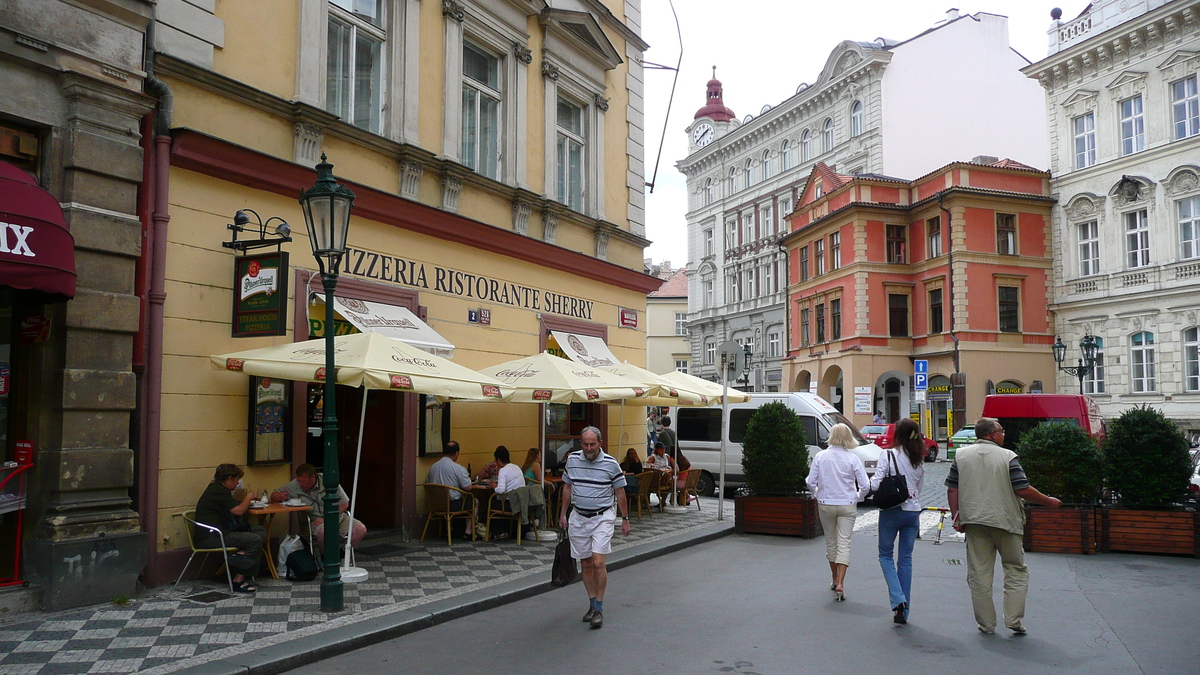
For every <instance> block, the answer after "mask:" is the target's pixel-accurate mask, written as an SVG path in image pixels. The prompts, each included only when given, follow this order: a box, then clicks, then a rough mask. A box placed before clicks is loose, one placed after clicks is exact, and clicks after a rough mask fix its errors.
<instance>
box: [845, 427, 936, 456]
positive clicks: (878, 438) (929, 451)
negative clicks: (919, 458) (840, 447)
mask: <svg viewBox="0 0 1200 675" xmlns="http://www.w3.org/2000/svg"><path fill="white" fill-rule="evenodd" d="M859 431H860V432H861V433H862V435H863V438H865V439H867V440H868V441H870V442H872V443H874V444H875V445H878V446H879V447H881V448H884V449H887V448H890V447H892V446H893V445H895V442H896V440H895V439H896V425H895V424H868V425H867V426H865V427H863V428H862V429H860V430H859ZM921 440H923V441H925V461H926V462H932V461H933V460H935V459H937V456H938V444H937V441H934V440H933V439H932V438H926V437H924V436H922V437H921Z"/></svg>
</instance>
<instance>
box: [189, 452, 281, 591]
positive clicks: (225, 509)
mask: <svg viewBox="0 0 1200 675" xmlns="http://www.w3.org/2000/svg"><path fill="white" fill-rule="evenodd" d="M244 473H245V472H243V471H242V469H241V468H240V467H238V466H237V465H236V464H221V465H220V466H218V467H217V470H216V472H215V473H214V474H213V480H212V482H211V483H209V484H208V487H206V488H204V492H203V493H202V494H201V495H200V499H199V501H197V502H196V522H198V523H203V524H205V525H209V526H211V527H215V528H217V529H218V530H220V531H221V534H220V535H218V534H217V533H216V532H213V531H212V530H207V529H204V528H202V527H198V528H196V547H197V548H220V547H221V545H222V537H223V538H224V545H225V546H229V547H234V546H236V547H237V549H238V550H237V552H236V553H233V554H232V555H230V556H229V569H230V570H232V571H234V572H236V573H235V574H234V575H233V590H235V591H237V592H238V593H253V592H255V591H257V590H258V588H257V587H255V586H254V585H252V584H251V583H250V582H249V581H248V580H247V578H246V577H250V576H254V575H255V574H257V573H258V563H259V561H260V560H262V547H263V541H264V540H265V539H266V536H267V531H266V530H265V529H263V528H262V527H250V522H249V521H248V520H247V519H246V511H248V510H249V509H250V500H252V499H254V492H253V491H251V490H246V491H245V492H246V494H245V496H244V497H242V499H241V500H240V501H239V500H237V499H234V498H233V491H234V490H236V489H238V486H239V484H240V483H241V482H242V481H241V478H242V476H243V475H244Z"/></svg>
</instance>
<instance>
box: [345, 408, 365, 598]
mask: <svg viewBox="0 0 1200 675" xmlns="http://www.w3.org/2000/svg"><path fill="white" fill-rule="evenodd" d="M370 391H371V390H369V389H367V387H366V385H363V390H362V392H363V395H362V412H361V414H359V416H358V447H357V449H355V451H354V482H353V484H352V485H351V487H350V490H351V492H350V531H349V532H348V533H347V535H346V562H345V564H344V565H342V580H343V581H347V582H351V583H353V582H355V581H361V580H363V579H366V577H367V571H366V570H362V571H361V572H358V570H359V569H360V568H358V567H356V566H355V564H354V563H355V562H357V561H356V560H355V558H354V507H355V506H357V505H358V475H359V473H360V472H361V471H362V444H363V431H364V430H365V429H366V426H367V395H368V394H369V393H370ZM347 573H349V578H347ZM359 575H361V577H360V576H359Z"/></svg>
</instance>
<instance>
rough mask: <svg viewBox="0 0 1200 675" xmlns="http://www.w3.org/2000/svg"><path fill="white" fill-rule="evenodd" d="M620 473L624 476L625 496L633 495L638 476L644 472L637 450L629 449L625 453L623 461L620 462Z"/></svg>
mask: <svg viewBox="0 0 1200 675" xmlns="http://www.w3.org/2000/svg"><path fill="white" fill-rule="evenodd" d="M621 471H622V472H623V473H624V474H625V494H627V495H635V494H637V491H638V478H637V476H638V474H639V473H641V472H643V471H645V469H644V468H643V467H642V458H641V457H638V453H637V450H636V449H635V448H630V449H628V450H626V451H625V461H623V462H621Z"/></svg>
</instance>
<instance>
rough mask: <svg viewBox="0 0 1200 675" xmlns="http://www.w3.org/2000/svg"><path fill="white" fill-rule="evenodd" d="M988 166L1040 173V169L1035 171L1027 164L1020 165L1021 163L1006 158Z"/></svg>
mask: <svg viewBox="0 0 1200 675" xmlns="http://www.w3.org/2000/svg"><path fill="white" fill-rule="evenodd" d="M988 166H995V167H999V168H1001V169H1024V170H1026V171H1041V169H1035V168H1034V167H1032V166H1029V165H1028V164H1022V163H1020V162H1018V161H1016V160H1015V159H1008V158H1007V157H1006V158H1004V159H1002V160H1000V161H999V162H992V163H991V164H989V165H988Z"/></svg>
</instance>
